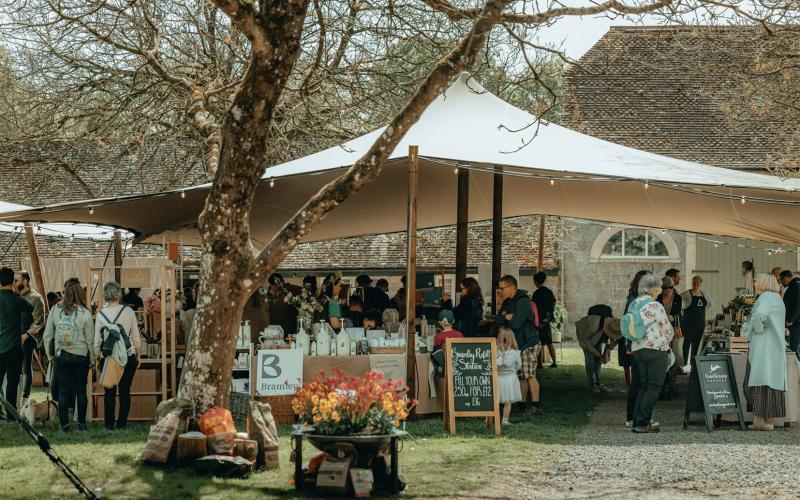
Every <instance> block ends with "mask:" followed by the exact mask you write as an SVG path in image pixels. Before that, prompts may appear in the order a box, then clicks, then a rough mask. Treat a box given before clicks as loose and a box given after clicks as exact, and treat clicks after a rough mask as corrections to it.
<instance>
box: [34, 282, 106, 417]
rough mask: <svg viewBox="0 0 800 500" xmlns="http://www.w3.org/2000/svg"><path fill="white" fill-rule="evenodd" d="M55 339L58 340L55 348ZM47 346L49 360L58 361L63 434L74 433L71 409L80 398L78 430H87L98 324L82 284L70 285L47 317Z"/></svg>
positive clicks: (68, 284)
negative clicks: (88, 386) (88, 387)
mask: <svg viewBox="0 0 800 500" xmlns="http://www.w3.org/2000/svg"><path fill="white" fill-rule="evenodd" d="M51 339H54V342H53V343H52V345H51V343H50V340H51ZM44 342H45V344H44V345H45V350H46V352H47V359H49V360H50V361H53V360H55V367H56V371H55V379H56V381H57V383H58V419H59V421H60V423H61V430H63V431H64V432H68V431H69V430H70V427H69V406H70V404H71V403H72V402H73V401H75V400H76V398H77V408H76V409H77V410H78V429H79V430H86V408H87V405H88V399H87V396H86V378H87V375H88V374H89V368H90V367H91V366H94V362H95V354H94V321H92V313H91V312H89V310H88V309H86V307H84V306H83V288H82V287H81V285H80V283H77V282H69V281H68V282H67V283H66V286H65V287H64V297H63V299H62V300H61V302H59V303H58V304H57V305H56V306H55V307H54V308H53V310H52V311H51V312H50V315H49V316H48V317H47V326H45V329H44Z"/></svg>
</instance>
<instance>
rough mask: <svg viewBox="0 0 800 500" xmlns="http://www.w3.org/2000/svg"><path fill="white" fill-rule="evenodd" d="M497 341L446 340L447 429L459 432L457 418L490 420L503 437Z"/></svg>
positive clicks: (477, 339) (472, 339) (486, 339)
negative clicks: (487, 418)
mask: <svg viewBox="0 0 800 500" xmlns="http://www.w3.org/2000/svg"><path fill="white" fill-rule="evenodd" d="M496 349H497V347H496V345H495V339H493V338H467V339H447V343H446V344H445V360H446V361H445V363H446V364H445V393H446V396H447V397H446V400H445V412H444V420H445V428H449V429H450V433H451V434H455V431H456V417H491V418H490V420H489V424H490V425H491V423H492V419H493V420H494V422H493V423H494V427H495V433H496V434H497V435H498V436H499V435H500V393H499V387H498V380H497V361H496V360H497V355H496V352H497V351H496Z"/></svg>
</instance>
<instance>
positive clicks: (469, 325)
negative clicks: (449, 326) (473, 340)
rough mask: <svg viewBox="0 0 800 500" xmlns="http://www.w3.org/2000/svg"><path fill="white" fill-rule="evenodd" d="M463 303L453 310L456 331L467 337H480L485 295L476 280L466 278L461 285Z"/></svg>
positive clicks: (460, 291)
mask: <svg viewBox="0 0 800 500" xmlns="http://www.w3.org/2000/svg"><path fill="white" fill-rule="evenodd" d="M459 293H460V295H461V301H460V302H459V303H458V305H457V306H456V307H455V309H453V316H455V319H456V323H455V329H456V330H458V331H459V332H461V333H463V334H464V336H465V337H480V335H481V332H480V329H481V328H480V322H481V319H482V318H483V295H482V294H481V286H480V285H479V284H478V281H477V280H476V279H475V278H464V279H463V280H461V283H459Z"/></svg>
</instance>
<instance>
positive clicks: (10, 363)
mask: <svg viewBox="0 0 800 500" xmlns="http://www.w3.org/2000/svg"><path fill="white" fill-rule="evenodd" d="M20 375H22V348H21V347H14V348H12V349H11V350H9V351H6V352H3V353H0V387H2V386H3V382H4V381H5V383H6V401H8V402H9V403H11V405H12V406H14V407H16V405H17V388H18V386H19V378H20ZM13 420H14V418H13V417H11V415H9V416H8V421H9V422H11V421H13Z"/></svg>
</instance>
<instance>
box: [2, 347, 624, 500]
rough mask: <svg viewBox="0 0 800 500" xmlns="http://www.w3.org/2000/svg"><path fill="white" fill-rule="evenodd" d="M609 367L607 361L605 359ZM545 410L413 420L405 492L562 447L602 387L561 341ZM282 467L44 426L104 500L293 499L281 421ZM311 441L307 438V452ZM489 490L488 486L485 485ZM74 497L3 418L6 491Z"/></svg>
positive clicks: (535, 458)
mask: <svg viewBox="0 0 800 500" xmlns="http://www.w3.org/2000/svg"><path fill="white" fill-rule="evenodd" d="M608 366H611V365H608ZM605 377H606V382H608V383H609V385H613V384H614V383H615V381H616V380H619V378H620V372H619V371H617V370H605ZM541 383H542V402H543V406H544V409H545V412H546V413H545V414H544V415H541V416H537V417H529V416H522V415H513V414H512V422H515V423H514V424H513V425H511V426H510V427H505V428H504V429H503V437H501V438H494V437H492V435H491V434H490V433H489V432H488V431H487V429H486V425H485V423H484V422H483V421H482V420H479V419H459V421H458V424H457V425H458V433H457V434H456V435H455V436H450V435H449V434H447V433H446V432H445V431H444V430H443V428H442V421H441V417H429V418H423V419H420V420H418V421H416V422H412V423H409V425H408V431H409V432H410V433H411V435H412V436H413V438H414V439H413V440H412V439H409V440H407V441H406V442H405V443H404V446H403V449H402V452H401V453H400V465H401V473H402V474H403V475H404V476H405V479H406V482H407V483H408V487H407V489H406V491H405V492H403V496H405V497H431V496H457V495H458V494H459V493H461V492H468V491H469V492H473V493H474V492H475V491H477V490H480V489H482V488H487V487H490V486H489V485H491V484H492V482H494V481H496V480H499V479H502V478H503V477H505V476H506V475H507V474H509V471H514V472H518V473H522V472H526V471H533V470H536V469H537V468H540V467H542V466H544V465H546V464H547V463H548V462H549V461H551V460H553V459H554V457H557V456H558V453H559V452H560V451H561V450H563V448H564V447H565V446H568V445H570V444H571V443H573V442H574V440H575V438H576V436H577V434H578V432H580V430H581V428H582V427H583V426H584V425H585V424H586V423H587V422H588V420H589V417H590V416H591V411H592V408H593V407H594V405H595V404H596V403H597V402H599V401H600V399H601V398H602V394H595V393H592V392H590V391H588V389H587V387H586V381H585V375H584V368H583V354H582V352H581V351H580V350H579V349H564V360H563V362H562V363H561V364H560V366H559V368H557V369H550V368H545V369H544V370H542V373H541ZM279 431H280V434H281V435H282V436H283V437H282V438H281V443H280V446H281V451H280V459H281V468H280V469H279V470H277V471H270V472H259V473H257V474H253V475H252V476H251V477H250V478H248V479H244V480H221V479H215V478H209V477H204V476H198V475H195V474H194V473H193V472H192V471H191V470H183V469H160V468H154V467H145V466H142V465H140V464H139V463H138V462H137V459H136V457H137V456H138V453H139V452H140V451H141V449H142V446H143V444H144V442H145V441H146V439H147V432H148V426H147V425H143V424H142V425H132V426H131V427H130V428H129V429H127V430H125V431H119V432H108V431H106V430H105V429H103V428H102V424H100V423H96V424H92V426H91V428H90V430H89V431H87V432H84V433H78V432H73V433H70V434H63V433H60V432H58V431H51V430H49V429H48V430H46V431H44V434H45V435H46V436H47V438H48V439H49V440H50V442H51V444H52V445H53V447H54V449H55V450H56V452H57V453H58V454H59V455H60V456H61V457H62V458H63V459H64V460H65V461H66V462H67V463H68V464H69V465H70V466H71V467H72V468H73V470H74V471H75V472H76V473H77V474H78V476H79V477H81V479H82V480H83V481H84V483H86V484H87V485H88V486H89V487H90V488H91V489H94V488H98V487H99V488H102V491H103V496H104V497H106V498H147V497H150V498H175V499H177V498H181V499H183V498H201V497H202V498H225V499H230V498H243V499H244V498H253V497H255V496H268V497H270V496H284V497H291V496H292V495H293V490H292V488H291V487H290V485H289V479H290V477H291V475H292V473H293V472H294V469H293V467H292V464H291V463H290V462H289V454H290V450H291V444H290V442H289V439H288V437H287V436H288V435H289V432H290V427H289V426H282V427H281V428H280V429H279ZM310 450H311V447H310V445H306V446H304V452H305V457H306V458H307V457H308V456H310V454H311V452H310ZM487 491H489V490H487ZM63 496H72V497H76V496H77V493H76V491H75V490H74V488H73V487H72V485H71V484H69V482H68V481H67V480H66V478H65V477H64V476H63V475H62V474H61V472H60V471H58V470H57V469H56V468H55V467H53V465H51V464H50V462H49V460H48V459H47V457H46V456H45V455H44V454H43V453H41V452H40V451H39V449H38V448H37V446H36V445H35V444H34V443H33V441H32V440H31V439H30V438H29V437H28V436H27V435H26V434H24V433H23V432H22V431H21V430H20V429H19V427H17V426H16V425H13V424H8V423H6V422H2V423H0V497H2V498H36V499H44V498H55V497H63Z"/></svg>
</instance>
